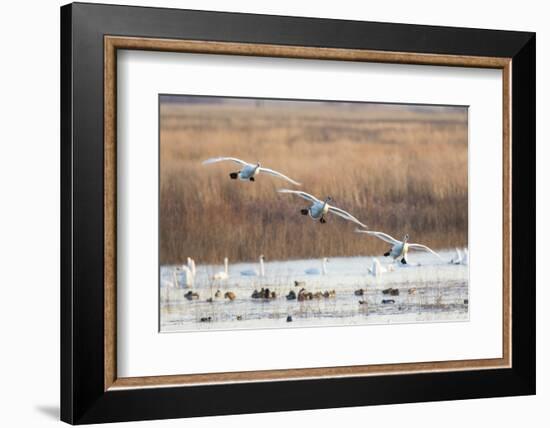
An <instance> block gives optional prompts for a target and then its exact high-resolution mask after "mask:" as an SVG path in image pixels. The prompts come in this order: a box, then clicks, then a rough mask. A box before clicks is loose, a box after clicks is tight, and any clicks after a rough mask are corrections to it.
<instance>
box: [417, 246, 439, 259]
mask: <svg viewBox="0 0 550 428" xmlns="http://www.w3.org/2000/svg"><path fill="white" fill-rule="evenodd" d="M408 247H409V249H410V250H420V251H427V252H428V253H432V254H433V255H435V256H437V257H439V259H441V260H443V259H442V258H441V256H440V255H439V254H437V253H436V252H435V251H434V250H432V249H431V248H429V247H427V246H425V245H422V244H409V245H408Z"/></svg>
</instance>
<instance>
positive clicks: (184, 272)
mask: <svg viewBox="0 0 550 428" xmlns="http://www.w3.org/2000/svg"><path fill="white" fill-rule="evenodd" d="M194 281H195V275H193V272H192V271H191V269H190V268H189V267H188V266H185V265H183V266H179V267H176V270H175V271H174V287H175V288H180V287H182V288H183V287H186V288H191V287H193V282H194Z"/></svg>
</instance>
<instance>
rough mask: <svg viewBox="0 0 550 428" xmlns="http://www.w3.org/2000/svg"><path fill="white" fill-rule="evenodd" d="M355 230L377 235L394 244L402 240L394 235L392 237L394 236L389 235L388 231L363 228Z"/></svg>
mask: <svg viewBox="0 0 550 428" xmlns="http://www.w3.org/2000/svg"><path fill="white" fill-rule="evenodd" d="M355 232H357V233H366V234H367V235H370V236H375V237H377V238H378V239H381V240H382V241H385V242H387V243H388V244H392V245H395V244H400V243H401V241H398V240H397V239H395V238H394V237H392V236H390V235H388V234H387V233H384V232H375V231H374V230H361V229H355Z"/></svg>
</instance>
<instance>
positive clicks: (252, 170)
mask: <svg viewBox="0 0 550 428" xmlns="http://www.w3.org/2000/svg"><path fill="white" fill-rule="evenodd" d="M224 161H233V162H235V163H238V164H239V165H242V168H241V170H240V171H237V172H232V173H230V174H229V177H231V178H232V179H233V180H236V179H237V178H238V179H239V180H243V181H254V180H255V177H256V176H257V175H258V174H260V173H262V172H263V173H266V174H271V175H273V176H275V177H279V178H282V179H284V180H286V181H288V182H290V183H292V184H295V185H296V186H300V183H298V182H297V181H294V180H293V179H292V178H289V177H287V176H286V175H284V174H281V173H280V172H279V171H275V170H274V169H269V168H265V167H263V166H262V165H261V164H260V162H257V163H256V164H253V163H248V162H245V161H243V160H241V159H237V158H232V157H219V158H210V159H206V160H205V161H203V163H202V164H203V165H209V164H211V163H218V162H224Z"/></svg>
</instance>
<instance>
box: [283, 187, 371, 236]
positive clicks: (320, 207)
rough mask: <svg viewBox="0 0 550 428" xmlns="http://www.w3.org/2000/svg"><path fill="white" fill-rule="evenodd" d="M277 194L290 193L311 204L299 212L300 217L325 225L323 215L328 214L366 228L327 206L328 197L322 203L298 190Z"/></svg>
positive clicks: (342, 212)
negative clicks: (304, 216)
mask: <svg viewBox="0 0 550 428" xmlns="http://www.w3.org/2000/svg"><path fill="white" fill-rule="evenodd" d="M278 192H279V193H292V194H294V195H298V196H299V197H300V198H303V199H305V200H307V201H310V202H312V203H313V204H312V205H311V206H310V207H309V208H304V209H302V210H300V213H302V215H308V214H309V216H310V217H311V218H312V219H313V220H319V222H321V223H326V220H325V215H327V214H328V213H329V212H331V213H333V214H336V215H337V216H340V217H342V218H344V219H346V220H349V221H352V222H354V223H356V224H358V225H359V226H361V227H364V228H366V227H367V226H366V225H364V224H363V223H361V222H360V221H359V220H357V219H356V218H355V217H354V216H352V215H351V214H350V213H348V212H346V211H344V210H342V209H340V208H336V207H335V206H332V205H329V203H328V202H329V201H332V198H331V197H330V196H328V197H327V198H326V199H325V200H324V201H321V200H319V199H317V198H316V197H315V196H312V195H310V194H309V193H306V192H302V191H298V190H289V189H279V190H278Z"/></svg>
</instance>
